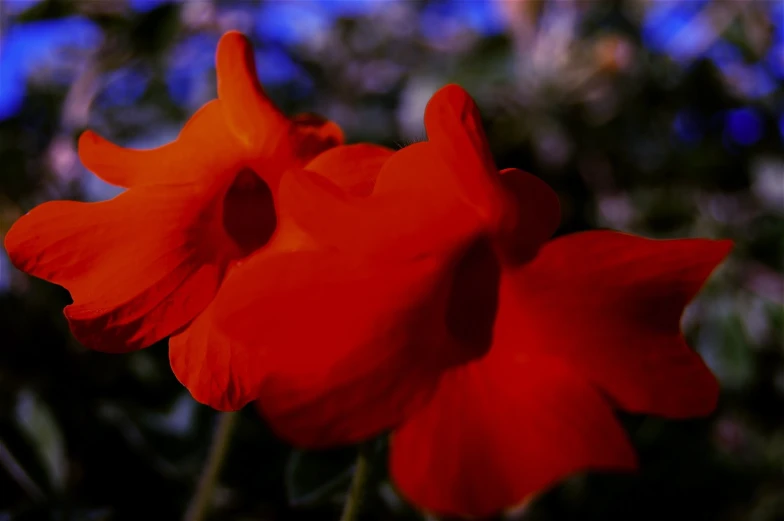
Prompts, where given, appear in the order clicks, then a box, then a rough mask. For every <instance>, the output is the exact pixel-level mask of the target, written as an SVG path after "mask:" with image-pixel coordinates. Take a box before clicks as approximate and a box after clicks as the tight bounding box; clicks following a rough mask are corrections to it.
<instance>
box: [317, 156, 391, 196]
mask: <svg viewBox="0 0 784 521" xmlns="http://www.w3.org/2000/svg"><path fill="white" fill-rule="evenodd" d="M393 153H394V152H393V151H392V150H390V149H388V148H385V147H381V146H378V145H370V144H366V143H359V144H356V145H346V146H341V147H336V148H333V149H331V150H328V151H326V152H324V153H323V154H321V155H319V156H317V157H316V158H315V159H314V160H313V161H311V162H310V163H308V164H307V165H306V166H305V169H306V170H308V171H310V172H315V173H317V174H320V175H321V176H323V177H325V178H327V179H329V180H330V181H331V182H332V183H334V184H335V185H337V186H338V187H339V188H340V189H341V190H343V191H344V192H346V193H347V194H348V195H351V196H356V197H367V196H369V195H370V194H371V193H372V192H373V188H374V187H375V184H376V178H377V177H378V174H379V172H381V169H382V168H383V166H384V164H385V163H386V162H387V161H388V160H389V159H390V158H391V157H392V155H393Z"/></svg>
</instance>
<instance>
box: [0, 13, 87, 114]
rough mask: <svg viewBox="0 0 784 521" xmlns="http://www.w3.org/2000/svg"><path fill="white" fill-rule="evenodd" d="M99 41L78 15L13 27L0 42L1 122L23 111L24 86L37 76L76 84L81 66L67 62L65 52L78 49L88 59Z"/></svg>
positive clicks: (85, 20) (83, 19) (71, 61)
mask: <svg viewBox="0 0 784 521" xmlns="http://www.w3.org/2000/svg"><path fill="white" fill-rule="evenodd" d="M11 3H12V4H13V3H14V2H11ZM100 38H101V31H100V29H99V28H98V26H97V25H96V24H95V23H94V22H93V21H91V20H89V19H86V18H83V17H79V16H72V17H68V18H61V19H54V20H38V21H35V22H28V23H24V24H18V25H13V26H11V27H10V29H9V30H8V31H7V32H6V33H4V34H2V38H1V39H0V49H2V52H0V78H2V88H0V119H5V118H8V117H11V116H13V115H15V114H16V113H17V112H18V111H19V110H20V109H21V107H22V102H23V100H24V94H25V86H26V85H25V84H26V82H27V81H29V80H30V78H31V77H32V76H33V74H34V73H36V74H38V75H44V76H46V75H48V76H49V78H50V79H52V80H55V81H60V82H63V83H69V82H71V81H73V78H74V77H75V76H76V74H77V72H78V69H79V65H80V64H79V63H73V62H74V60H68V59H64V51H65V50H66V49H71V50H74V49H78V50H79V51H81V52H82V53H84V54H82V55H80V57H82V56H86V54H87V52H88V51H89V50H91V49H94V48H95V47H96V46H97V45H98V43H99V42H100Z"/></svg>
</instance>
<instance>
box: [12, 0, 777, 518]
mask: <svg viewBox="0 0 784 521" xmlns="http://www.w3.org/2000/svg"><path fill="white" fill-rule="evenodd" d="M228 29H239V30H241V31H243V32H245V33H246V34H248V35H249V36H250V37H251V38H252V39H253V40H254V42H255V44H256V49H257V51H256V61H257V64H258V69H259V74H260V77H261V80H262V82H263V84H264V86H265V87H266V89H267V90H268V93H269V94H270V95H271V97H272V98H274V100H275V101H276V102H277V103H278V104H279V105H280V106H281V107H283V108H284V110H286V111H288V112H289V113H294V112H299V111H315V112H318V113H321V114H323V115H325V116H327V117H329V118H331V119H333V120H335V121H337V122H338V123H339V124H340V125H341V126H342V127H343V128H344V130H345V132H346V135H347V138H348V140H349V141H360V140H362V141H374V142H378V143H381V144H385V145H388V146H390V147H395V148H399V147H400V146H402V145H404V144H405V143H407V142H410V141H412V140H417V139H419V138H420V137H421V136H422V135H423V132H424V131H423V126H422V114H423V109H424V106H425V103H426V102H427V100H428V98H429V97H430V95H431V94H432V93H433V92H434V91H435V90H436V89H437V88H439V87H440V86H442V85H444V84H445V83H448V82H457V83H460V84H461V85H463V86H464V87H465V88H466V89H467V90H468V91H469V92H470V93H471V94H472V95H473V96H474V97H475V98H476V100H477V102H478V104H479V106H480V108H481V110H482V113H483V117H484V118H485V119H486V124H487V130H488V136H489V139H490V142H491V144H492V147H493V151H494V153H495V157H496V159H497V163H498V166H499V167H501V168H505V167H512V166H514V167H520V168H523V169H525V170H528V171H530V172H532V173H535V174H537V175H539V176H541V177H542V178H544V179H545V180H546V181H547V182H548V183H550V184H551V185H552V186H553V187H555V188H556V189H557V191H558V193H559V195H560V198H561V203H562V207H563V224H562V226H561V229H560V230H559V232H558V233H559V234H563V233H568V232H572V231H577V230H582V229H587V228H596V227H606V228H614V229H618V230H625V231H629V232H633V233H638V234H642V235H646V236H649V237H659V238H664V237H693V236H704V237H713V238H720V237H727V238H731V239H734V240H735V241H737V246H736V249H735V250H734V252H733V254H732V256H731V258H730V259H729V260H728V261H727V262H726V263H725V264H724V265H723V266H722V268H720V270H719V271H718V272H717V273H716V274H715V275H714V277H713V278H712V279H711V282H710V283H709V284H708V286H707V287H706V288H705V290H704V291H703V292H702V294H701V295H700V297H699V298H698V299H697V300H696V301H695V302H694V304H693V305H692V306H691V307H690V308H689V310H688V312H687V315H686V316H685V319H684V320H685V322H684V327H685V329H686V331H687V334H688V336H689V338H690V340H691V343H692V345H693V346H695V348H696V349H698V350H699V351H700V353H701V354H702V355H703V356H704V358H705V359H706V360H707V362H708V364H709V365H710V366H711V368H712V369H713V371H714V372H715V373H716V374H717V375H718V377H719V378H720V380H721V382H722V384H723V395H722V398H721V404H720V408H719V410H718V411H717V412H716V414H715V415H713V416H712V417H711V418H709V419H707V420H703V421H683V422H666V421H662V420H659V419H655V418H649V417H633V416H625V417H623V421H624V422H625V424H626V426H627V428H628V431H629V434H630V436H631V437H632V439H633V440H634V443H635V446H636V447H637V448H638V450H639V452H640V455H641V463H642V471H641V472H640V473H639V474H637V475H610V474H586V475H583V476H578V477H575V478H573V479H570V480H569V481H567V482H565V483H564V484H562V485H561V486H559V487H557V488H556V489H553V490H552V491H550V492H548V493H546V494H544V495H542V496H540V497H538V498H537V499H536V500H535V501H534V502H533V503H531V504H530V505H529V506H528V507H527V508H526V509H525V510H523V511H520V512H517V513H515V514H514V515H510V516H509V517H508V518H509V519H524V520H527V521H534V520H536V521H540V520H541V521H547V520H553V521H560V520H572V519H580V520H585V521H593V520H595V521H615V520H617V521H629V520H631V521H647V520H651V521H653V520H661V519H671V520H684V521H686V520H688V521H701V520H705V521H780V520H784V336H783V335H784V276H783V275H782V270H783V269H784V147H782V144H783V143H784V1H774V0H768V1H754V0H748V1H744V0H728V1H721V0H717V1H703V0H686V1H674V0H655V1H651V0H648V1H646V0H628V1H615V2H614V1H609V0H601V1H599V0H597V1H587V0H580V1H566V0H565V1H532V0H528V1H525V0H499V1H492V0H487V1H480V0H475V1H474V0H462V1H440V0H431V1H426V0H421V1H419V0H417V1H415V0H412V1H406V0H379V1H373V0H268V1H253V0H219V1H218V0H214V1H210V0H196V1H188V2H182V3H168V2H162V1H159V0H125V1H122V0H116V1H115V0H61V1H36V0H0V235H2V234H4V233H5V231H6V230H7V229H8V228H9V226H10V225H11V224H12V223H13V221H14V220H15V219H16V218H17V217H19V216H20V215H21V214H22V213H24V212H26V211H27V210H29V209H30V208H31V207H33V206H34V205H36V204H39V203H41V202H43V201H46V200H50V199H60V198H69V199H75V198H76V199H84V200H100V199H105V198H109V197H112V196H113V195H115V194H116V193H117V189H116V188H113V187H110V186H108V185H106V184H103V183H102V182H101V181H100V180H98V179H97V178H96V177H94V176H92V175H91V174H89V173H88V172H86V171H85V169H84V168H83V167H82V166H81V165H80V163H79V161H78V158H77V155H76V150H75V144H76V138H77V136H78V134H79V133H80V132H81V131H82V130H83V129H85V128H87V127H89V128H92V129H94V130H96V131H97V132H98V133H100V134H102V135H104V136H106V137H107V138H109V139H111V140H113V141H115V142H117V143H120V144H122V145H125V146H129V147H136V148H149V147H154V146H157V145H160V144H162V143H165V142H167V141H169V140H171V139H172V138H173V137H174V136H175V135H176V133H177V132H178V130H179V129H180V128H181V126H182V124H183V122H184V121H185V120H186V119H187V117H188V116H189V115H190V114H192V113H193V112H194V111H195V110H196V109H197V108H198V107H199V106H200V105H201V104H203V103H204V102H206V101H207V100H209V99H211V98H212V97H214V96H215V79H214V61H213V60H214V51H215V45H216V42H217V40H218V38H219V36H220V34H221V33H222V32H224V31H226V30H228ZM68 302H69V298H68V295H67V293H66V292H65V291H64V290H62V289H61V288H59V287H56V286H53V285H50V284H47V283H44V282H41V281H39V280H34V279H31V278H29V277H27V276H25V275H23V274H22V273H20V272H18V271H16V270H15V269H14V268H12V267H11V266H10V264H9V263H8V259H7V257H6V255H5V252H4V251H2V250H0V520H3V521H5V520H37V519H42V520H49V519H51V520H58V521H66V520H76V521H82V520H93V521H98V520H106V521H109V520H112V521H113V520H126V519H128V520H131V519H133V520H135V519H139V518H148V519H180V518H181V517H182V513H183V512H184V511H185V508H186V506H187V504H188V502H189V500H190V496H191V494H192V492H193V489H194V487H195V484H196V481H197V479H198V476H199V472H200V469H201V467H202V465H203V463H204V459H205V456H206V453H207V450H208V446H209V442H210V438H211V435H212V431H213V428H214V425H215V420H216V415H215V413H214V412H212V411H211V410H209V409H207V408H206V407H203V406H201V405H198V404H196V403H195V402H194V401H193V400H192V399H191V398H190V395H189V394H188V393H187V392H186V391H185V389H184V388H182V387H181V386H180V385H179V384H178V383H177V381H176V380H175V378H174V376H173V375H172V373H171V370H170V369H169V367H168V360H167V349H166V347H165V345H157V346H153V347H152V348H150V349H147V350H144V351H141V352H137V353H134V354H130V355H122V356H120V355H107V354H101V353H97V352H90V351H87V350H86V349H84V348H83V347H81V346H80V345H79V344H78V343H77V342H76V341H74V340H73V339H72V338H71V336H70V335H69V333H68V328H67V325H66V321H65V319H64V317H63V315H62V307H63V306H64V305H65V304H67V303H68ZM384 450H385V449H384V443H383V440H382V441H381V442H379V444H378V453H377V457H378V463H379V464H378V465H377V466H376V471H375V472H374V473H373V475H372V476H371V493H370V495H369V498H368V500H367V503H366V508H365V515H364V517H363V519H367V520H382V521H383V520H416V519H424V518H423V517H421V516H419V515H418V514H417V513H415V512H414V511H412V510H411V509H410V508H409V507H407V506H406V505H405V504H404V503H403V502H402V501H401V500H400V498H399V497H398V496H397V495H396V493H395V491H394V488H393V487H392V486H391V485H390V484H389V483H388V480H387V478H386V475H385V469H384V465H383V457H384ZM354 456H355V450H354V449H346V450H339V451H330V452H305V453H303V452H297V451H292V450H291V449H290V448H288V447H287V446H286V445H284V444H282V443H281V442H279V441H277V440H276V439H275V438H274V436H272V435H271V434H270V432H269V431H268V429H267V427H266V426H265V425H264V423H263V421H262V420H261V419H260V418H259V417H258V416H257V414H256V413H255V411H254V410H253V409H252V408H250V407H249V408H247V409H246V410H244V411H243V412H242V413H241V415H240V418H239V426H238V431H237V433H236V434H235V436H234V439H233V443H232V445H231V448H230V451H229V454H228V459H227V464H226V467H225V468H224V471H223V473H222V474H221V479H220V485H219V487H218V490H217V493H216V495H215V504H214V509H213V516H212V518H213V519H221V520H243V521H251V520H258V521H275V520H286V521H288V520H313V521H325V520H330V519H337V517H338V515H339V512H340V504H341V502H342V500H343V495H344V493H345V490H346V488H347V486H348V480H349V477H350V473H351V462H352V460H353V458H354Z"/></svg>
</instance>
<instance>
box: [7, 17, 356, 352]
mask: <svg viewBox="0 0 784 521" xmlns="http://www.w3.org/2000/svg"><path fill="white" fill-rule="evenodd" d="M216 61H217V74H218V99H217V100H213V101H210V102H209V103H207V104H206V105H205V106H204V107H202V108H201V109H200V110H199V111H198V112H197V113H196V114H195V115H194V116H193V117H192V118H191V119H190V121H188V123H187V124H186V125H185V127H184V128H183V130H182V132H181V133H180V135H179V136H178V138H177V139H176V140H175V141H173V142H172V143H169V144H167V145H164V146H161V147H159V148H155V149H150V150H129V149H123V148H120V147H118V146H116V145H113V144H111V143H109V142H108V141H106V140H104V139H103V138H101V137H99V136H97V135H96V134H94V133H93V132H90V131H87V132H85V133H84V134H83V135H82V136H81V138H80V140H79V157H80V158H81V160H82V162H83V163H84V164H85V166H86V167H87V168H88V169H89V170H91V171H93V172H95V174H96V175H98V176H99V177H101V178H102V179H103V180H104V181H106V182H108V183H110V184H113V185H116V186H120V187H124V188H126V189H127V190H125V191H124V192H123V193H121V194H120V195H118V196H117V197H115V198H113V199H111V200H109V201H104V202H98V203H82V202H76V201H53V202H48V203H45V204H42V205H40V206H38V207H36V208H34V209H33V210H32V211H30V212H29V213H27V214H25V215H24V216H22V217H21V218H20V219H19V220H18V221H17V222H16V223H15V224H14V226H13V227H12V228H11V229H10V230H9V232H8V234H7V235H6V238H5V247H6V250H7V251H8V253H9V256H10V259H11V261H12V262H13V264H14V265H15V266H17V267H18V268H19V269H21V270H23V271H25V272H27V273H29V274H31V275H34V276H36V277H40V278H42V279H45V280H48V281H50V282H54V283H56V284H59V285H61V286H64V287H65V288H66V289H68V291H69V292H70V293H71V296H72V297H73V299H74V302H73V304H71V305H69V306H67V307H66V308H65V315H66V317H67V318H68V322H69V324H70V327H71V331H72V332H73V334H74V336H76V338H77V339H79V340H80V341H81V342H82V343H83V344H85V345H86V346H88V347H91V348H93V349H97V350H100V351H108V352H125V351H132V350H135V349H140V348H144V347H147V346H149V345H151V344H153V343H155V342H157V341H159V340H161V339H163V338H165V337H166V336H168V335H171V334H174V333H177V332H182V331H183V330H184V329H185V330H186V331H187V327H188V324H189V323H190V322H191V321H192V320H193V319H194V318H195V317H196V316H197V315H198V314H199V313H200V312H201V311H202V310H203V309H204V308H205V306H207V304H208V303H209V302H210V300H211V299H212V298H213V296H214V294H215V292H216V291H217V290H218V288H219V286H220V284H221V282H222V280H223V278H224V275H225V273H226V271H227V269H228V268H229V266H230V265H232V264H233V263H235V262H237V261H239V260H240V259H242V258H244V257H246V256H248V255H249V254H251V253H252V252H254V251H256V250H258V249H260V248H264V246H265V245H266V243H267V242H268V241H269V239H270V237H271V236H272V235H273V234H274V233H276V232H278V230H277V228H276V223H277V217H276V210H275V200H276V192H277V190H278V185H279V181H280V178H281V176H282V174H283V172H284V171H285V170H286V169H289V168H297V167H299V166H302V165H303V164H305V163H306V162H308V161H309V160H310V159H312V158H313V157H315V156H316V155H318V154H319V153H320V152H322V151H323V150H325V149H327V148H330V147H332V146H335V145H337V144H339V143H340V142H342V139H343V138H342V132H341V131H340V129H339V128H338V127H337V125H335V124H334V123H331V122H328V121H325V120H322V119H320V118H318V117H315V116H312V115H300V116H297V117H294V118H292V119H289V118H287V117H285V116H284V115H283V114H282V113H280V112H279V111H278V109H277V108H276V107H274V106H273V105H272V104H271V102H270V101H269V100H268V99H267V98H266V96H265V95H264V94H263V92H262V90H261V86H260V85H259V84H258V80H257V78H256V70H255V67H254V64H253V53H252V49H251V48H250V44H249V43H248V41H247V39H246V38H245V37H244V36H242V35H241V34H239V33H236V32H230V33H227V34H226V35H224V36H223V38H222V39H221V41H220V43H219V45H218V50H217V57H216ZM183 356H186V357H187V353H185V354H183ZM188 363H189V362H188V361H187V360H185V361H183V360H182V359H177V357H173V358H172V364H173V365H177V366H178V367H181V366H182V365H187V364H188Z"/></svg>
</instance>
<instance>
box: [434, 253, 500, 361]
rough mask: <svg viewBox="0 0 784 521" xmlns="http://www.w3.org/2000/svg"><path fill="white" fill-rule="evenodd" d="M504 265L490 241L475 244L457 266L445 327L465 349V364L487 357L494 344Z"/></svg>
mask: <svg viewBox="0 0 784 521" xmlns="http://www.w3.org/2000/svg"><path fill="white" fill-rule="evenodd" d="M500 278H501V265H500V262H499V261H498V258H497V257H496V255H495V253H494V251H493V249H492V246H491V245H490V242H489V240H487V239H480V240H478V241H476V242H475V243H474V244H473V245H472V246H471V247H470V248H469V249H468V250H467V251H466V253H465V254H464V255H463V258H462V259H461V260H460V262H459V263H458V265H457V268H456V270H455V276H454V280H453V282H452V287H451V289H450V294H449V300H448V303H447V310H446V326H447V330H448V331H449V333H450V334H451V335H452V336H453V337H454V339H455V340H456V341H457V342H458V344H459V345H460V346H462V347H464V348H465V350H464V353H462V356H461V358H463V360H462V361H466V360H470V359H473V358H478V357H480V356H482V355H484V354H485V353H486V352H487V350H488V349H490V345H491V344H492V341H493V327H494V324H495V318H496V314H497V312H498V289H499V284H500Z"/></svg>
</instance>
